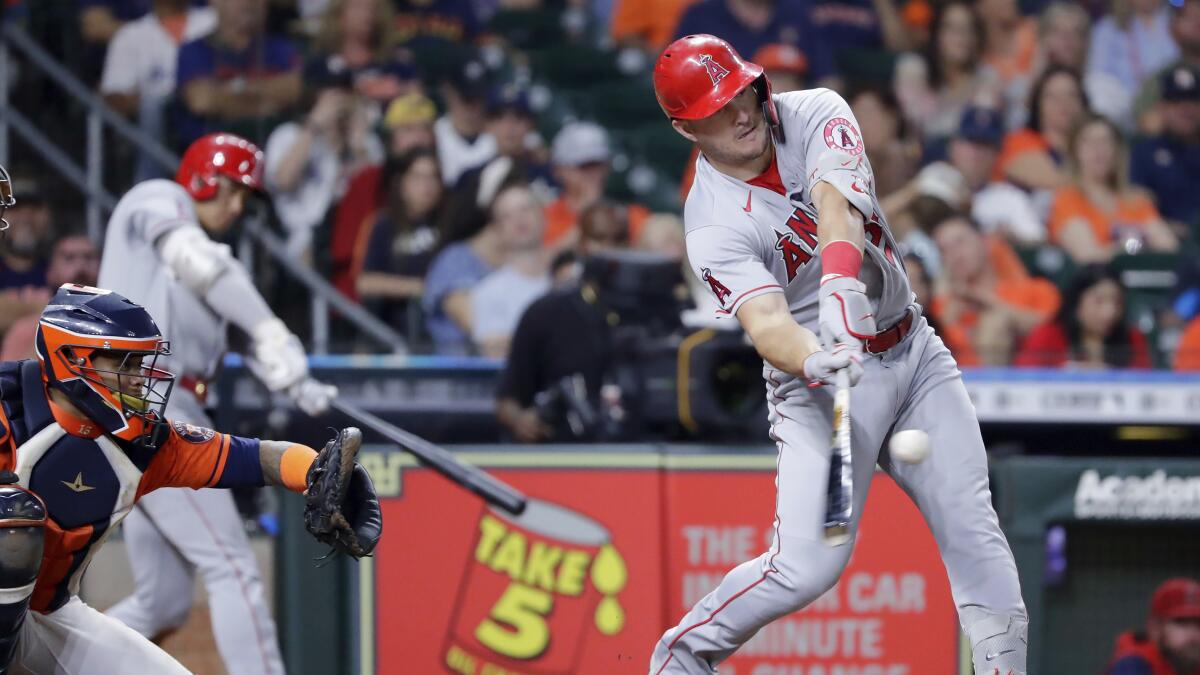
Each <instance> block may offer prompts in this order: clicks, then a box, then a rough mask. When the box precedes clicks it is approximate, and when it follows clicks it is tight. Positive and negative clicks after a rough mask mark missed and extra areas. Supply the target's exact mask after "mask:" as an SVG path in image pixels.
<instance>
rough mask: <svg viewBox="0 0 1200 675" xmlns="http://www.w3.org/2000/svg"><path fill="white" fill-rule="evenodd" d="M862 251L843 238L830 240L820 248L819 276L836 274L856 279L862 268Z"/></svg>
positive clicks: (824, 276)
mask: <svg viewBox="0 0 1200 675" xmlns="http://www.w3.org/2000/svg"><path fill="white" fill-rule="evenodd" d="M862 260H863V254H862V251H860V250H858V248H857V247H856V246H855V245H854V244H851V243H850V242H848V241H845V240H841V239H839V240H837V241H831V242H829V243H828V244H825V248H823V249H821V278H822V279H824V278H826V277H829V276H830V275H832V276H838V277H850V278H851V279H857V278H858V273H859V271H860V270H862Z"/></svg>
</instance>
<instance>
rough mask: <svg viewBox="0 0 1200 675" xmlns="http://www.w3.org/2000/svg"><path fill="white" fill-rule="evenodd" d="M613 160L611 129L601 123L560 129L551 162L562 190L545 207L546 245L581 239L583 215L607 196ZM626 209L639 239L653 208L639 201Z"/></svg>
mask: <svg viewBox="0 0 1200 675" xmlns="http://www.w3.org/2000/svg"><path fill="white" fill-rule="evenodd" d="M611 163H612V151H611V150H610V149H609V145H608V132H606V131H604V129H603V128H601V127H600V125H598V124H595V123H593V122H572V123H570V124H568V125H566V126H564V127H563V128H562V130H560V131H559V132H558V135H557V136H555V137H554V143H553V145H552V146H551V148H550V164H551V167H552V170H553V172H554V178H555V179H557V180H558V182H559V184H560V185H562V192H561V193H560V194H559V197H558V199H556V200H554V201H553V202H550V203H549V204H548V205H546V207H545V216H546V231H545V234H544V235H543V237H542V243H543V244H545V245H546V246H547V247H550V248H554V249H565V248H570V247H572V246H574V245H575V242H576V240H577V239H578V238H579V227H578V223H579V214H580V213H582V212H583V210H584V209H585V208H586V207H587V206H588V205H589V204H591V203H592V202H595V201H596V200H598V199H600V198H602V197H604V183H605V181H607V180H608V173H609V171H610V170H611V168H612V167H611ZM626 208H627V210H628V213H626V214H625V215H626V219H627V220H628V223H629V238H630V239H631V240H634V241H636V240H637V238H638V235H639V234H641V231H642V224H643V223H645V222H646V218H647V217H648V216H649V215H650V211H649V210H648V209H646V207H644V206H640V205H638V204H630V205H629V206H627V207H626Z"/></svg>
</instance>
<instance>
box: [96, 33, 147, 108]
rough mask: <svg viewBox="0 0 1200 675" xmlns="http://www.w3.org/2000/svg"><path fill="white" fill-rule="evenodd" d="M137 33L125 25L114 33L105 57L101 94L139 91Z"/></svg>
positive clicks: (101, 78)
mask: <svg viewBox="0 0 1200 675" xmlns="http://www.w3.org/2000/svg"><path fill="white" fill-rule="evenodd" d="M136 41H137V35H136V34H135V33H134V32H132V31H131V30H130V26H125V27H124V28H121V29H120V30H118V31H117V32H116V34H115V35H113V39H112V41H111V42H109V43H108V53H107V54H106V55H105V57H104V73H103V74H102V75H101V77H100V93H101V94H131V93H135V92H137V89H138V80H137V69H136V68H135V67H134V64H135V63H136V61H137V58H138V54H137V42H136Z"/></svg>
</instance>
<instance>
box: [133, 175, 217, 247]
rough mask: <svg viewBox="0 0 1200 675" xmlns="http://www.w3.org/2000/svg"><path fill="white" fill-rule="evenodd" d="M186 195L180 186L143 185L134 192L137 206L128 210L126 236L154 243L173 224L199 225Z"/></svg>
mask: <svg viewBox="0 0 1200 675" xmlns="http://www.w3.org/2000/svg"><path fill="white" fill-rule="evenodd" d="M171 187H172V188H174V187H176V186H174V185H172V186H171ZM186 197H187V193H185V192H183V191H182V190H178V191H177V190H175V189H164V188H163V186H153V189H151V187H150V186H147V187H146V188H145V189H143V190H142V191H141V192H140V194H139V195H138V202H137V207H136V208H135V209H134V210H133V212H132V213H131V214H130V218H129V227H130V228H131V229H132V231H131V232H130V237H131V238H132V239H139V240H142V241H145V242H147V243H149V244H155V243H156V242H158V241H159V239H161V238H162V236H163V235H164V234H166V233H168V232H171V231H172V230H175V229H177V228H180V227H197V228H198V227H200V225H199V224H198V223H197V222H196V215H195V213H194V212H193V211H192V206H191V204H189V203H187V202H185V201H184V200H185V199H186Z"/></svg>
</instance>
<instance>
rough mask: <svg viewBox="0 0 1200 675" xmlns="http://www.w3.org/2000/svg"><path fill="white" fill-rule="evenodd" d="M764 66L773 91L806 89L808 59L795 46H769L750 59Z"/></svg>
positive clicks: (780, 92) (782, 91) (779, 92)
mask: <svg viewBox="0 0 1200 675" xmlns="http://www.w3.org/2000/svg"><path fill="white" fill-rule="evenodd" d="M750 60H751V61H753V62H754V63H757V64H758V65H760V66H762V69H763V73H764V74H765V75H766V76H767V79H769V80H770V81H771V91H773V92H774V93H776V94H782V93H784V92H785V91H799V90H801V89H804V88H805V78H806V77H807V76H808V57H807V56H805V55H804V52H803V51H801V50H800V48H799V47H796V46H795V45H782V44H769V45H767V46H765V47H763V48H762V49H760V50H758V52H757V53H756V54H755V55H754V58H752V59H750Z"/></svg>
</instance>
